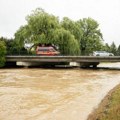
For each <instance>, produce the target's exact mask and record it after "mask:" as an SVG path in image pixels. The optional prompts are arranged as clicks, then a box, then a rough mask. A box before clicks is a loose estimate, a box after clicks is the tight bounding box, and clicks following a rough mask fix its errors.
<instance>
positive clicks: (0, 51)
mask: <svg viewBox="0 0 120 120" xmlns="http://www.w3.org/2000/svg"><path fill="white" fill-rule="evenodd" d="M5 55H6V45H5V42H4V41H2V40H0V67H3V66H4V65H5Z"/></svg>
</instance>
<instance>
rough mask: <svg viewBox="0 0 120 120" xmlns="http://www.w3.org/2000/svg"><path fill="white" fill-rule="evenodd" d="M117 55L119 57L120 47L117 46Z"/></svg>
mask: <svg viewBox="0 0 120 120" xmlns="http://www.w3.org/2000/svg"><path fill="white" fill-rule="evenodd" d="M117 55H118V56H120V45H119V46H118V49H117Z"/></svg>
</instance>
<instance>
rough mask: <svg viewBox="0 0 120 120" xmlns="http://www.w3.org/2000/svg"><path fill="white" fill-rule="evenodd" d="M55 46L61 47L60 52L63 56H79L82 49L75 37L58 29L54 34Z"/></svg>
mask: <svg viewBox="0 0 120 120" xmlns="http://www.w3.org/2000/svg"><path fill="white" fill-rule="evenodd" d="M52 42H53V43H54V44H56V45H57V46H59V50H60V51H61V54H62V55H79V54H80V49H79V44H78V41H77V40H76V39H75V38H74V36H73V35H72V34H71V33H70V32H69V31H67V30H64V29H63V28H61V29H57V30H56V31H55V32H54V37H53V41H52Z"/></svg>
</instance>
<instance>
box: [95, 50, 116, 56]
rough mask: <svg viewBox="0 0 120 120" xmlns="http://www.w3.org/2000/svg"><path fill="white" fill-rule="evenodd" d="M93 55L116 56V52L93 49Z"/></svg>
mask: <svg viewBox="0 0 120 120" xmlns="http://www.w3.org/2000/svg"><path fill="white" fill-rule="evenodd" d="M93 56H114V54H113V53H109V52H106V51H93Z"/></svg>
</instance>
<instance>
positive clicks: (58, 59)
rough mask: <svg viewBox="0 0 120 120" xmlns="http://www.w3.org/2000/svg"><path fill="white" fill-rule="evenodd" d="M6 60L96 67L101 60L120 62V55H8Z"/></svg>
mask: <svg viewBox="0 0 120 120" xmlns="http://www.w3.org/2000/svg"><path fill="white" fill-rule="evenodd" d="M6 62H26V63H62V62H77V63H80V66H81V67H89V66H91V65H92V66H93V67H96V66H97V65H98V64H99V63H100V62H120V56H105V57H103V56H32V55H31V56H26V55H24V56H23V55H19V56H11V55H10V56H9V55H7V56H6Z"/></svg>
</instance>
